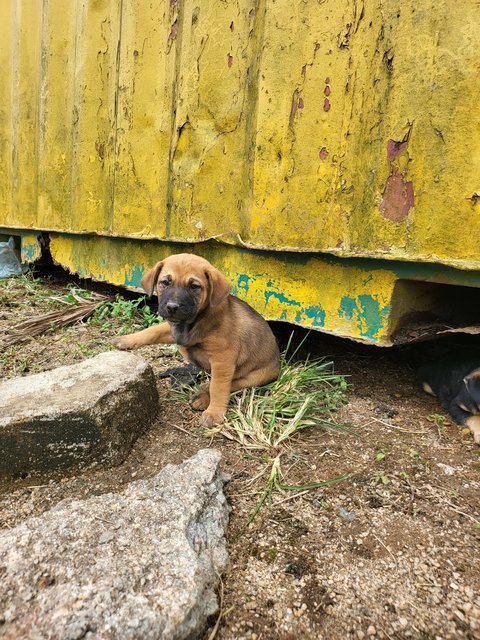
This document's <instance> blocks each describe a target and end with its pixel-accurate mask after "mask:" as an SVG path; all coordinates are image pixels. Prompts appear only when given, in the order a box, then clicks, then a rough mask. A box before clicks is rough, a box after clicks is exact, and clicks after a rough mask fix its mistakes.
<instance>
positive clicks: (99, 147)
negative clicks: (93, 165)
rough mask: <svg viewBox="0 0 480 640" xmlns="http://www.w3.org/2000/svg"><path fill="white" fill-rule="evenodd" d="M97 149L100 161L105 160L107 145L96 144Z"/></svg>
mask: <svg viewBox="0 0 480 640" xmlns="http://www.w3.org/2000/svg"><path fill="white" fill-rule="evenodd" d="M95 149H96V151H97V153H98V157H99V158H100V160H102V162H103V160H104V158H105V145H104V144H103V142H96V143H95Z"/></svg>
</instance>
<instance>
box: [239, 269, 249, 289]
mask: <svg viewBox="0 0 480 640" xmlns="http://www.w3.org/2000/svg"><path fill="white" fill-rule="evenodd" d="M249 287H250V276H247V274H246V273H242V274H241V275H239V276H238V280H237V288H238V289H243V290H244V291H245V293H248V289H249Z"/></svg>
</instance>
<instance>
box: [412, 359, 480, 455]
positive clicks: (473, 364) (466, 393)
mask: <svg viewBox="0 0 480 640" xmlns="http://www.w3.org/2000/svg"><path fill="white" fill-rule="evenodd" d="M418 379H419V381H420V384H421V385H422V387H423V390H424V391H426V392H427V393H430V394H431V395H432V396H437V398H438V399H439V400H440V402H441V403H442V405H443V406H444V407H445V409H447V410H448V412H449V413H450V415H451V416H452V418H453V419H454V420H455V422H456V423H457V424H460V425H465V426H466V427H468V428H469V429H470V431H471V432H472V433H473V439H474V440H475V442H476V443H477V444H480V354H479V355H472V354H462V353H460V354H455V355H449V356H447V357H445V358H442V359H441V360H438V361H436V362H432V363H429V364H426V365H424V366H423V367H420V369H419V370H418Z"/></svg>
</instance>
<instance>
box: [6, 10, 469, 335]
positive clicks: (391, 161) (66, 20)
mask: <svg viewBox="0 0 480 640" xmlns="http://www.w3.org/2000/svg"><path fill="white" fill-rule="evenodd" d="M479 20H480V5H479V4H478V2H477V1H476V0H457V1H456V2H455V3H453V2H450V1H449V0H436V1H435V2H434V1H433V0H404V1H402V2H400V0H365V1H363V2H362V0H323V1H321V0H318V1H317V0H312V1H309V2H305V1H301V0H258V1H255V2H254V1H253V0H237V1H236V2H225V1H223V0H205V1H204V2H202V3H200V2H193V0H182V1H180V0H170V1H169V2H167V1H166V0H150V1H149V2H142V3H127V2H119V1H118V0H46V1H45V2H43V3H41V2H38V1H37V0H3V1H2V2H1V3H0V65H1V69H2V73H1V74H0V227H4V228H8V227H11V228H16V229H21V230H22V229H23V230H24V233H27V231H28V230H41V229H44V230H47V231H56V232H60V233H63V234H76V235H75V237H77V238H78V237H79V234H80V235H81V234H95V235H96V236H105V237H112V236H114V237H115V236H117V237H122V238H131V239H144V240H154V239H157V240H163V241H168V242H173V243H176V242H177V243H182V242H185V243H198V242H203V241H208V240H209V239H212V238H216V240H217V242H218V243H224V244H225V245H229V246H230V251H231V254H230V255H231V258H230V260H231V261H232V263H233V262H235V261H237V264H236V265H233V266H235V271H236V272H239V273H240V272H242V273H245V274H246V275H248V274H247V273H246V272H245V271H242V269H241V268H240V267H241V265H240V264H238V261H239V260H241V259H243V258H242V256H243V253H242V252H241V251H235V250H234V248H233V247H235V246H236V247H238V248H240V247H241V248H250V249H259V250H264V251H268V252H279V253H278V262H277V263H276V262H275V261H273V260H271V262H270V266H269V268H270V269H271V270H272V272H271V277H272V279H275V278H276V277H277V276H278V277H279V278H280V274H282V275H281V278H282V286H283V288H284V290H285V291H287V290H289V287H290V286H291V284H292V283H291V282H290V281H288V277H287V275H285V274H283V271H282V269H283V267H282V260H283V258H282V252H286V251H289V252H294V253H302V252H307V253H318V254H320V253H321V254H330V255H335V256H338V257H345V258H347V257H352V256H353V257H360V258H361V257H369V258H376V259H382V260H394V261H396V260H402V261H408V262H411V263H414V264H418V263H420V262H432V263H436V264H439V265H441V264H443V265H450V266H454V267H457V268H458V269H461V270H471V271H478V270H480V202H478V201H479V200H480V178H479V176H480V128H479V127H478V122H477V120H478V119H477V118H476V117H475V114H474V111H475V109H476V102H477V93H478V89H477V85H478V73H479V71H480V48H479V47H478V44H477V42H478V38H477V25H478V23H479ZM33 235H34V234H33ZM111 246H112V245H109V247H111ZM139 246H140V245H138V244H137V245H135V247H136V248H134V249H133V250H135V251H137V254H136V255H135V256H133V258H132V260H131V262H132V264H135V265H138V268H139V269H140V268H144V267H143V266H142V265H143V263H144V252H142V251H140V249H138V247H139ZM28 247H30V248H28ZM28 247H27V245H26V248H25V250H24V253H25V254H26V255H29V254H30V253H31V254H32V255H34V254H35V251H36V249H35V246H34V243H31V244H30V245H28ZM70 250H71V242H70V240H69V239H68V236H66V235H59V236H58V238H57V240H56V242H54V243H52V252H53V255H54V258H55V259H57V260H58V261H59V262H61V263H62V264H66V263H67V262H68V263H69V265H70V267H71V268H72V269H73V270H76V271H81V270H82V269H85V268H86V267H85V263H86V261H87V257H86V256H85V255H84V254H80V253H78V252H75V255H77V256H78V258H77V263H76V264H73V263H72V260H71V259H70V254H69V253H68V252H69V251H70ZM72 250H73V249H72ZM110 250H111V249H109V251H110ZM147 253H148V252H147ZM94 254H95V255H98V254H97V253H96V252H94ZM218 255H219V256H221V255H223V253H222V251H219V252H218ZM106 257H107V256H104V260H103V261H100V262H98V263H97V264H96V265H91V264H90V267H91V268H90V271H91V272H92V273H96V274H102V275H103V277H104V278H105V279H107V280H111V281H114V280H116V279H118V278H117V276H114V273H113V272H114V270H115V269H117V267H116V266H115V267H114V266H113V263H114V260H113V257H112V256H111V257H112V260H111V261H110V263H109V261H108V260H107V259H106ZM98 260H100V257H98ZM88 261H89V262H91V260H90V259H88ZM109 264H111V265H112V266H109ZM147 266H148V265H147ZM231 266H232V265H231ZM338 269H339V270H338V271H337V272H336V275H335V277H333V276H332V275H330V276H329V278H330V281H329V282H327V281H326V276H324V275H322V274H323V271H322V269H320V273H312V272H307V270H306V267H304V269H303V271H302V270H301V271H299V272H298V278H297V279H298V282H296V283H293V284H294V286H295V291H296V295H297V298H298V300H302V301H304V302H305V305H304V304H303V302H302V305H303V306H302V308H303V307H305V309H308V308H309V307H314V306H316V305H317V302H318V299H317V298H318V293H319V292H318V286H320V284H321V283H322V282H323V280H322V278H325V288H326V289H328V290H330V289H332V287H333V286H335V287H336V289H335V291H336V294H335V295H333V293H332V294H331V295H332V296H333V297H332V298H331V300H324V301H323V305H324V306H325V307H328V306H330V307H331V312H329V313H331V314H333V313H334V312H335V313H336V318H337V320H336V322H337V323H338V322H339V323H340V324H341V323H342V322H343V321H344V320H345V319H346V318H348V317H349V316H351V315H352V314H351V313H350V312H349V311H348V310H345V309H343V310H342V308H341V305H340V302H339V301H341V299H342V297H345V296H347V297H350V298H352V299H355V300H358V299H359V296H361V295H370V293H368V287H367V286H366V285H363V284H362V282H363V280H365V278H363V280H361V279H358V281H357V280H356V279H355V277H353V276H352V278H351V279H350V280H351V282H350V284H349V279H348V278H347V279H345V273H346V271H345V269H344V268H343V267H342V268H340V267H338ZM124 271H125V269H124ZM327 271H328V270H327ZM353 272H354V267H352V273H353ZM387 272H388V267H385V273H387ZM394 272H395V269H393V267H392V270H391V273H394ZM329 273H330V274H331V272H330V271H329ZM251 275H252V274H250V276H251ZM250 276H249V277H250ZM477 276H478V274H477ZM332 277H333V281H334V282H335V283H336V284H335V285H333V284H331V278H332ZM396 277H397V276H395V275H393V276H391V277H390V276H388V278H387V277H386V280H385V282H384V284H383V285H381V286H380V285H379V286H378V289H377V290H376V293H375V294H374V295H377V296H378V295H379V296H382V295H383V297H384V298H385V300H386V302H385V305H384V306H385V307H388V306H389V302H388V299H389V296H390V294H389V293H388V292H389V291H390V290H391V286H393V285H390V284H388V285H387V284H386V281H387V280H389V282H390V279H391V278H393V279H395V278H396ZM277 279H278V278H277ZM314 280H315V282H314V283H313V281H314ZM319 283H320V284H319ZM352 283H355V284H352ZM479 283H480V281H479V280H478V277H477V279H476V281H475V284H476V285H477V286H478V285H479ZM347 285H348V286H351V287H353V288H352V289H350V290H348V291H347ZM382 287H384V288H382ZM389 287H390V288H389ZM322 290H323V289H322ZM320 293H321V292H320ZM285 295H286V294H285ZM329 295H330V294H329ZM372 295H373V294H372ZM286 297H288V296H287V295H286ZM270 299H271V300H272V304H273V299H274V298H270ZM252 301H253V302H255V296H253V298H252ZM277 302H278V303H279V304H280V301H279V300H277ZM358 304H359V303H358ZM369 304H370V303H369ZM294 306H295V305H294ZM347 306H348V304H347ZM380 306H382V305H380ZM277 311H278V313H277V315H278V316H282V314H284V312H286V311H287V312H288V313H290V312H289V305H288V304H286V303H285V302H284V304H283V306H282V305H280V306H279V307H278V309H277ZM275 313H276V312H275ZM288 313H287V315H288ZM312 313H313V312H312ZM329 313H327V314H326V320H325V323H324V324H325V327H327V328H328V326H329V320H328V318H329V317H330V316H329ZM352 313H353V312H352ZM342 314H343V315H342ZM390 314H391V311H389V310H388V309H387V311H385V312H384V313H383V315H382V314H380V315H381V317H382V318H383V320H382V322H383V326H384V330H385V331H386V330H387V329H386V326H387V324H388V322H387V320H388V318H389V316H390ZM272 315H275V314H274V313H273V312H272ZM302 322H305V323H307V324H308V323H309V320H308V318H307V317H306V316H305V320H304V321H302ZM331 322H333V315H332V320H331ZM374 324H375V323H374ZM377 324H378V323H377ZM342 327H344V328H343V329H342V332H344V333H345V334H346V335H350V334H351V335H354V336H358V335H360V333H359V331H360V330H358V329H357V328H356V325H355V323H354V322H353V321H352V323H350V325H348V322H347V325H345V326H344V325H343V324H342ZM382 330H383V329H382ZM349 332H350V333H349ZM380 333H381V332H380ZM380 333H379V334H378V335H380Z"/></svg>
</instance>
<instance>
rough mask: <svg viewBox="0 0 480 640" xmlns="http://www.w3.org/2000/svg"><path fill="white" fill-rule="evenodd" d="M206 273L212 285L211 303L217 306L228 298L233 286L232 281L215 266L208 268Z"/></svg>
mask: <svg viewBox="0 0 480 640" xmlns="http://www.w3.org/2000/svg"><path fill="white" fill-rule="evenodd" d="M205 275H206V276H207V280H208V283H209V285H210V305H211V306H212V307H216V306H217V305H219V304H220V303H221V302H223V301H224V300H226V299H227V298H228V296H229V294H230V288H231V287H230V283H229V282H228V280H227V279H226V278H225V276H224V275H223V273H220V271H219V270H218V269H215V267H210V268H209V269H207V270H206V271H205Z"/></svg>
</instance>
